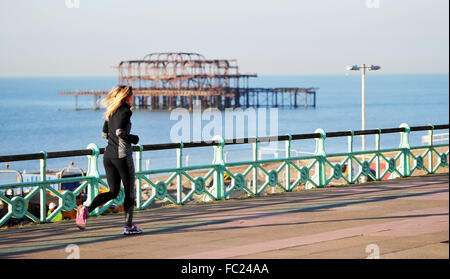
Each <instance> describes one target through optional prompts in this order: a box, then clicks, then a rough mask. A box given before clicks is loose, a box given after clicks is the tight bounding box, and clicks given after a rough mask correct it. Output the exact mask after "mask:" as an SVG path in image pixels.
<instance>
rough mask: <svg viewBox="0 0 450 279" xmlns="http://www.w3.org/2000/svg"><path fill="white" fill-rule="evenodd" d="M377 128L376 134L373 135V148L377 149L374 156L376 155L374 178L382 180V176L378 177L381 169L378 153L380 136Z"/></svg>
mask: <svg viewBox="0 0 450 279" xmlns="http://www.w3.org/2000/svg"><path fill="white" fill-rule="evenodd" d="M377 130H378V134H376V135H375V149H376V151H377V153H376V156H377V158H376V166H375V167H376V170H375V171H376V174H375V176H376V177H375V178H376V179H377V180H382V177H380V175H381V171H380V154H379V152H380V138H381V137H380V136H381V130H380V129H378V128H377Z"/></svg>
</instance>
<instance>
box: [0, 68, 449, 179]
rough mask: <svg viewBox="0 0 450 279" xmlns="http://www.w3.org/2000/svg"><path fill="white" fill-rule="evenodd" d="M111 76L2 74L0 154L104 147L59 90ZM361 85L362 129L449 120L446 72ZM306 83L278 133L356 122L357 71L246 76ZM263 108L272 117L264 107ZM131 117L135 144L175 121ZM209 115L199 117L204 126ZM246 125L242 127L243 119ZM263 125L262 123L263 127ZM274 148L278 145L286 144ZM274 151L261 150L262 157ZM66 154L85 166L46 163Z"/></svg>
mask: <svg viewBox="0 0 450 279" xmlns="http://www.w3.org/2000/svg"><path fill="white" fill-rule="evenodd" d="M116 82H117V78H116V77H95V78H94V77H89V78H84V77H83V78H80V77H77V78H0V97H1V100H2V101H1V102H0V137H1V139H0V143H1V144H0V155H10V154H23V153H35V152H39V151H41V150H45V151H47V152H51V151H62V150H73V149H84V148H86V146H87V145H88V144H89V143H95V144H97V145H98V146H99V147H104V146H105V144H106V141H104V140H103V139H102V138H101V128H102V125H103V119H102V113H103V110H99V111H93V110H80V111H74V110H73V108H74V97H72V96H58V90H64V89H66V90H70V89H110V88H112V87H114V86H115V84H116ZM366 84H367V90H366V128H367V129H371V128H392V127H398V126H399V125H400V124H401V123H403V122H406V123H408V124H409V125H410V126H415V125H427V124H447V123H448V122H449V120H448V118H449V79H448V74H424V75H419V74H414V75H386V74H381V73H368V75H367V81H366ZM309 86H314V87H319V90H318V92H317V107H316V108H297V109H279V110H278V121H277V124H278V129H277V131H278V132H277V133H278V134H287V133H292V134H297V133H312V132H314V131H315V130H316V129H317V128H323V129H324V130H325V131H329V132H331V131H341V130H350V129H353V130H359V129H361V77H360V75H359V74H350V75H311V76H259V77H258V78H255V79H252V80H251V81H250V87H309ZM78 102H79V107H85V108H90V107H92V106H93V98H92V97H80V98H79V101H78ZM266 115H267V117H269V116H270V114H269V111H268V110H267V111H266ZM272 116H273V115H272ZM223 119H225V118H224V117H223ZM132 122H133V127H132V132H133V133H135V134H138V135H139V136H140V139H141V141H140V143H142V144H153V143H167V142H171V139H170V129H171V127H173V125H174V124H175V123H176V122H177V121H174V120H170V112H150V111H135V112H134V113H133V117H132ZM208 122H209V121H204V122H203V125H206V124H207V123H208ZM222 123H223V124H222V125H223V129H222V131H225V129H224V128H225V123H224V121H222ZM268 124H269V122H268ZM245 131H246V132H248V127H247V126H246V128H245ZM269 131H270V126H269V125H268V127H267V131H266V132H267V133H269ZM192 134H193V133H192V132H191V135H192ZM422 135H425V133H424V132H416V133H413V134H411V141H412V143H413V144H420V143H421V136H422ZM223 136H225V134H224V133H223ZM245 136H247V134H245ZM399 140H400V138H399V135H398V134H393V135H386V136H383V137H382V142H381V145H382V148H388V147H396V146H398V144H399ZM366 141H367V149H369V148H374V146H375V143H374V137H367V139H366ZM355 145H357V146H355V149H360V140H359V139H355ZM278 147H279V148H283V147H284V144H282V143H280V144H279V146H278ZM346 148H347V139H346V138H342V139H328V140H327V144H326V150H327V152H341V151H345V150H346ZM293 149H294V150H297V151H301V152H313V151H314V141H313V140H307V141H296V142H295V143H294V145H293ZM225 151H226V154H227V160H228V161H237V160H246V159H250V158H251V146H250V145H239V146H232V147H226V148H225ZM184 155H185V159H184V160H185V162H186V160H188V164H189V165H193V164H201V163H211V161H212V159H213V157H212V156H213V154H212V148H199V149H195V150H192V149H186V150H185V152H184ZM186 156H187V157H188V158H186ZM274 156H275V155H274V154H263V158H273V157H274ZM71 160H73V161H75V164H76V165H78V166H80V167H82V168H83V169H86V166H87V160H86V158H85V157H74V158H65V159H53V160H49V162H48V168H49V169H52V170H60V169H61V168H62V167H64V166H67V165H68V164H69V162H70V161H71ZM144 160H145V163H144V168H146V167H147V166H149V167H150V168H151V169H154V168H159V167H174V166H175V150H168V151H157V152H145V153H144ZM99 165H100V168H101V169H103V168H102V166H101V165H102V164H101V163H100V164H99ZM4 168H5V164H4V163H1V164H0V169H4ZM10 168H13V169H19V170H23V169H26V170H28V171H37V170H38V168H39V162H38V161H34V162H12V163H11V167H10Z"/></svg>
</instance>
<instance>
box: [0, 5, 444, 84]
mask: <svg viewBox="0 0 450 279" xmlns="http://www.w3.org/2000/svg"><path fill="white" fill-rule="evenodd" d="M375 1H376V0H375ZM372 2H374V0H372ZM379 3H380V6H379V8H368V7H367V5H366V0H339V1H338V0H310V1H295V0H292V1H289V0H277V1H273V0H272V1H265V0H264V1H262V0H259V1H257V0H255V1H253V0H248V1H246V0H239V1H237V0H228V1H215V0H189V1H181V0H179V1H172V0H153V1H145V0H128V1H125V0H122V1H119V0H80V7H79V8H67V6H66V3H65V0H34V1H32V0H0V66H1V67H0V76H99V75H101V76H115V75H116V70H115V69H113V68H112V67H111V66H113V65H117V64H118V63H119V62H120V61H121V60H129V59H140V58H142V57H144V56H145V55H146V54H148V53H151V52H162V51H185V52H198V53H201V54H203V55H204V56H205V57H207V58H224V59H237V60H238V64H239V67H240V71H241V72H252V73H253V72H255V73H258V74H293V75H295V74H340V73H345V70H344V69H345V66H346V65H350V64H362V63H367V64H379V65H381V66H382V70H383V73H438V72H440V73H448V68H449V64H448V63H449V62H448V60H449V35H448V32H449V27H448V23H449V15H448V13H449V12H448V11H449V1H448V0H379Z"/></svg>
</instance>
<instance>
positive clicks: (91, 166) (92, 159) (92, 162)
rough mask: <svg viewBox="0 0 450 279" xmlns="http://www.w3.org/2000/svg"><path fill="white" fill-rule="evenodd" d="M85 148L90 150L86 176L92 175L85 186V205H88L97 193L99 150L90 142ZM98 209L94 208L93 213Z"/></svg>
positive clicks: (96, 212)
mask: <svg viewBox="0 0 450 279" xmlns="http://www.w3.org/2000/svg"><path fill="white" fill-rule="evenodd" d="M87 149H91V150H92V155H88V156H87V157H88V169H87V173H86V176H91V177H93V178H92V179H91V181H90V183H89V186H88V188H87V192H88V193H87V199H86V202H85V205H90V204H91V203H92V201H93V200H94V198H95V196H96V195H98V192H99V191H98V184H99V180H100V173H99V172H98V156H99V155H100V150H99V148H98V146H97V145H96V144H94V143H91V144H89V145H88V146H87ZM98 212H99V209H98V208H96V209H95V210H94V212H93V213H94V214H98Z"/></svg>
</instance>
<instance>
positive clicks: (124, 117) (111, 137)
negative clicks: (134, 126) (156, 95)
mask: <svg viewBox="0 0 450 279" xmlns="http://www.w3.org/2000/svg"><path fill="white" fill-rule="evenodd" d="M130 108H131V107H130V106H129V105H128V104H127V103H125V102H124V103H123V104H122V105H121V106H120V107H119V108H118V109H117V110H116V112H114V114H113V115H111V116H110V117H109V120H107V121H105V123H104V124H103V133H102V135H103V138H105V139H108V145H107V146H106V148H105V154H104V157H108V158H125V157H126V156H131V155H132V150H131V144H132V143H133V144H137V143H138V142H139V137H138V136H136V135H132V134H130V131H131V121H130V118H131V115H132V114H133V113H132V112H131V110H130Z"/></svg>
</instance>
